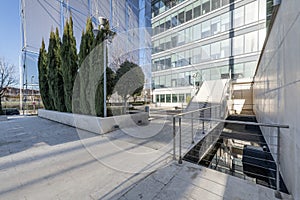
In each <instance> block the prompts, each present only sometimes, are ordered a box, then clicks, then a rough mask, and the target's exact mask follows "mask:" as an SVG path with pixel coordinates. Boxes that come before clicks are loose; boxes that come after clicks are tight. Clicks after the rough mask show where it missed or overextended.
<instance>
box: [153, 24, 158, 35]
mask: <svg viewBox="0 0 300 200" xmlns="http://www.w3.org/2000/svg"><path fill="white" fill-rule="evenodd" d="M158 26H159V23H158V22H155V23H153V25H152V27H153V35H156V34H158Z"/></svg>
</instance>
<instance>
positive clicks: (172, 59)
mask: <svg viewBox="0 0 300 200" xmlns="http://www.w3.org/2000/svg"><path fill="white" fill-rule="evenodd" d="M171 62H172V67H177V56H176V54H175V53H174V54H172V56H171Z"/></svg>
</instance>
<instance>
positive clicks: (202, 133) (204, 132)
mask: <svg viewBox="0 0 300 200" xmlns="http://www.w3.org/2000/svg"><path fill="white" fill-rule="evenodd" d="M202 134H205V132H204V120H202Z"/></svg>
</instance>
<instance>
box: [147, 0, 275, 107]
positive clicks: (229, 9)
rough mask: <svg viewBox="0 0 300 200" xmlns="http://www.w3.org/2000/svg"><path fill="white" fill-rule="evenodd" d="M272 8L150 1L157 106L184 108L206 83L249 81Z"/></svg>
mask: <svg viewBox="0 0 300 200" xmlns="http://www.w3.org/2000/svg"><path fill="white" fill-rule="evenodd" d="M270 3H272V1H269V0H235V1H233V0H193V1H186V0H177V1H172V0H154V1H152V21H151V22H152V47H153V48H152V88H153V102H155V103H156V104H157V106H162V107H175V106H184V105H187V103H188V102H189V100H190V99H191V98H192V96H193V95H194V94H195V93H196V91H197V89H198V88H199V86H200V85H201V83H202V81H207V80H217V79H232V80H235V81H244V82H247V81H251V80H252V79H253V76H254V73H255V70H256V66H257V61H258V58H259V55H260V52H261V49H262V46H263V43H264V41H265V35H266V27H267V16H268V15H270V14H271V11H272V10H271V9H267V7H268V5H269V4H270ZM271 5H272V4H271Z"/></svg>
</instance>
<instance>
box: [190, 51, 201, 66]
mask: <svg viewBox="0 0 300 200" xmlns="http://www.w3.org/2000/svg"><path fill="white" fill-rule="evenodd" d="M200 61H201V47H197V48H195V49H193V58H192V64H197V63H200Z"/></svg>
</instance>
